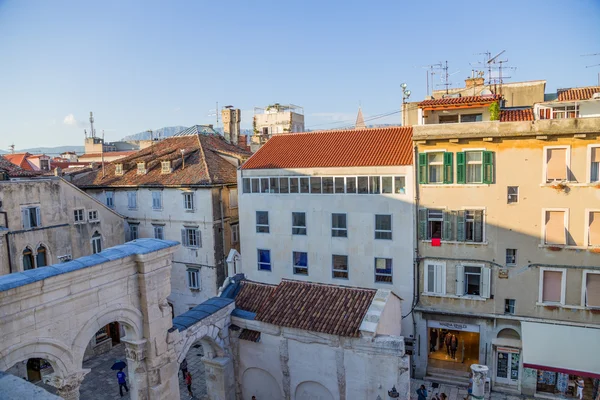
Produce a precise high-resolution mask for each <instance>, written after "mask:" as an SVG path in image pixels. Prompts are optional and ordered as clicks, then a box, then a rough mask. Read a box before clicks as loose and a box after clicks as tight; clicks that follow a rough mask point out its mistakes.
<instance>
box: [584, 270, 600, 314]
mask: <svg viewBox="0 0 600 400" xmlns="http://www.w3.org/2000/svg"><path fill="white" fill-rule="evenodd" d="M584 277H585V281H584V282H585V306H586V307H593V308H600V274H599V273H593V272H587V273H585V274H584Z"/></svg>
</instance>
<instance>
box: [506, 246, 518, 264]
mask: <svg viewBox="0 0 600 400" xmlns="http://www.w3.org/2000/svg"><path fill="white" fill-rule="evenodd" d="M506 265H507V266H510V267H514V266H515V265H517V249H506Z"/></svg>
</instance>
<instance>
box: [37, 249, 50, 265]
mask: <svg viewBox="0 0 600 400" xmlns="http://www.w3.org/2000/svg"><path fill="white" fill-rule="evenodd" d="M35 258H36V260H35V262H36V264H37V267H38V268H39V267H45V266H46V265H48V256H47V253H46V248H45V247H44V245H42V244H40V247H38V249H37V255H36V256H35Z"/></svg>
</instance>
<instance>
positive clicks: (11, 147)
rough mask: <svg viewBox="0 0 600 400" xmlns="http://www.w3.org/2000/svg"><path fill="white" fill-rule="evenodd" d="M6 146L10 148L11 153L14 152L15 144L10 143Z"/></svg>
mask: <svg viewBox="0 0 600 400" xmlns="http://www.w3.org/2000/svg"><path fill="white" fill-rule="evenodd" d="M8 148H9V149H10V153H11V154H15V144H14V143H13V144H11V145H10V146H8Z"/></svg>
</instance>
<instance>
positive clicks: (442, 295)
mask: <svg viewBox="0 0 600 400" xmlns="http://www.w3.org/2000/svg"><path fill="white" fill-rule="evenodd" d="M421 295H422V296H428V297H443V298H447V299H461V300H474V301H486V300H489V299H487V298H485V297H481V296H472V295H470V294H466V295H464V296H457V295H455V294H441V293H428V292H423V293H421Z"/></svg>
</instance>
